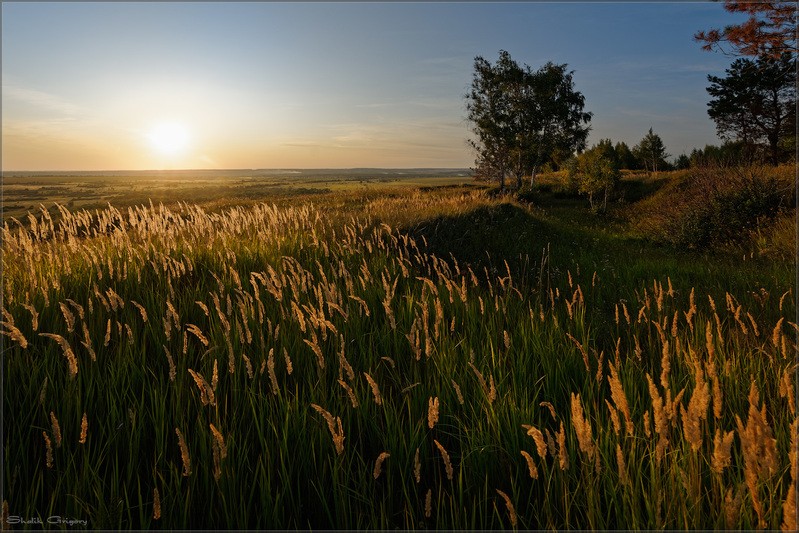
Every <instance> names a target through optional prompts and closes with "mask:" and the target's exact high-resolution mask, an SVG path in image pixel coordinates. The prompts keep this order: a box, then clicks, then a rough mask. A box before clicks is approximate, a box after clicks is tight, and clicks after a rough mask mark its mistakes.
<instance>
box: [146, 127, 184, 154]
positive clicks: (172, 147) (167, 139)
mask: <svg viewBox="0 0 799 533" xmlns="http://www.w3.org/2000/svg"><path fill="white" fill-rule="evenodd" d="M147 139H148V140H149V141H150V145H151V146H152V147H153V148H154V149H155V150H156V151H158V152H160V153H161V154H164V155H178V154H180V153H182V152H184V151H185V150H186V148H188V146H189V141H190V140H191V139H190V135H189V130H188V129H187V128H186V126H184V125H183V124H180V123H177V122H162V123H160V124H157V125H156V126H154V127H153V128H152V129H150V132H149V133H148V134H147Z"/></svg>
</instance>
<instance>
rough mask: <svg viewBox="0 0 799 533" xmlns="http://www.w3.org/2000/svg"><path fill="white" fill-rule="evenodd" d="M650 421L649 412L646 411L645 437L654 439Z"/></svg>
mask: <svg viewBox="0 0 799 533" xmlns="http://www.w3.org/2000/svg"><path fill="white" fill-rule="evenodd" d="M649 419H650V416H649V411H644V435H646V437H647V438H651V437H652V431H651V430H650V423H649Z"/></svg>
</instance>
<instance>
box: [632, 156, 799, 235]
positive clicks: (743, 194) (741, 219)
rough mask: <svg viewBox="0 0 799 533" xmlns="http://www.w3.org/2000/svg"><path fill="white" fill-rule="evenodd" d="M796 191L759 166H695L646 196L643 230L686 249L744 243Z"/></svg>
mask: <svg viewBox="0 0 799 533" xmlns="http://www.w3.org/2000/svg"><path fill="white" fill-rule="evenodd" d="M794 195H795V191H794V189H793V188H792V187H790V185H789V184H788V185H787V186H786V182H785V181H781V180H778V179H776V178H775V177H774V176H773V175H771V173H770V172H769V171H766V170H764V169H761V168H757V167H707V166H706V167H697V168H693V169H691V170H689V171H688V173H687V175H685V176H684V177H683V178H682V179H681V180H675V182H674V183H673V184H672V185H671V186H669V187H666V188H664V189H663V190H661V191H660V192H659V193H658V195H657V196H656V197H653V198H652V199H651V200H650V201H647V202H646V203H647V204H648V207H647V209H648V210H649V214H648V215H644V217H643V220H647V219H649V218H653V220H655V221H656V222H655V223H654V224H653V225H652V226H651V227H649V228H648V229H647V230H646V231H647V233H649V234H650V235H652V236H654V237H655V238H657V239H659V240H663V241H666V242H669V243H672V244H674V245H677V246H683V247H688V248H707V247H710V246H721V245H731V244H734V245H743V244H746V243H748V242H749V241H750V240H751V238H752V235H751V234H752V232H753V231H756V230H758V228H760V229H762V228H764V227H767V226H768V225H769V224H770V223H771V221H773V220H774V219H775V217H777V216H778V215H780V214H781V213H784V212H785V211H786V210H788V209H790V208H791V207H792V205H793V202H794Z"/></svg>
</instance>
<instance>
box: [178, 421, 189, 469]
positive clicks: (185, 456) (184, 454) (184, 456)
mask: <svg viewBox="0 0 799 533" xmlns="http://www.w3.org/2000/svg"><path fill="white" fill-rule="evenodd" d="M175 433H176V434H177V436H178V446H179V447H180V458H181V460H182V461H183V476H184V477H189V476H190V475H191V457H189V447H188V446H186V439H184V438H183V433H181V432H180V429H178V428H175Z"/></svg>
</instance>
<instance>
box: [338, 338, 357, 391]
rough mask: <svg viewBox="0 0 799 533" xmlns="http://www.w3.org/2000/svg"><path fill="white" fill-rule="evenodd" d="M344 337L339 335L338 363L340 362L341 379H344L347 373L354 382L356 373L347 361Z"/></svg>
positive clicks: (339, 372)
mask: <svg viewBox="0 0 799 533" xmlns="http://www.w3.org/2000/svg"><path fill="white" fill-rule="evenodd" d="M344 344H345V342H344V335H339V351H338V362H339V370H338V374H339V379H343V377H344V372H346V373H347V378H348V379H349V380H350V381H352V380H354V379H355V371H354V370H353V369H352V365H350V362H349V361H348V360H347V356H346V355H344Z"/></svg>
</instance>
